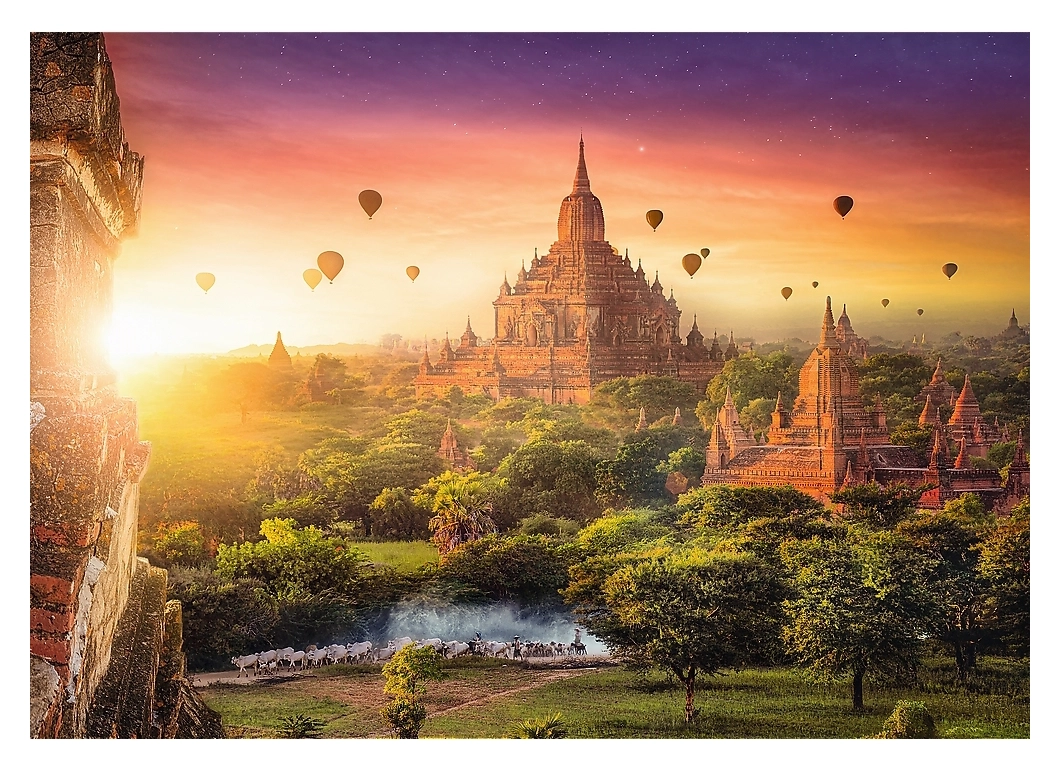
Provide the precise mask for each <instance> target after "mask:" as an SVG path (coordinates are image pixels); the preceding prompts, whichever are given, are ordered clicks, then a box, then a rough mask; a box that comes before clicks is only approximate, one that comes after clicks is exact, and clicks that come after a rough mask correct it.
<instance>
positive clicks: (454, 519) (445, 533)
mask: <svg viewBox="0 0 1060 771" xmlns="http://www.w3.org/2000/svg"><path fill="white" fill-rule="evenodd" d="M489 497H490V489H489V487H488V486H487V485H485V484H484V483H483V482H482V481H481V480H478V479H466V478H461V477H458V478H455V479H449V480H446V481H445V482H443V483H442V484H441V485H439V487H438V492H437V493H436V494H435V496H434V505H433V507H432V509H433V511H434V516H433V517H431V521H430V522H429V523H428V526H429V527H430V529H431V533H432V536H431V537H432V539H433V540H434V543H435V544H436V545H437V546H438V554H439V555H441V556H442V557H444V556H445V555H446V554H448V553H449V552H451V551H452V550H453V549H455V548H457V547H458V546H460V545H461V544H465V543H469V542H471V541H477V540H478V539H480V538H482V537H483V536H485V535H489V534H490V533H496V532H497V526H496V525H495V524H494V523H493V519H492V518H491V517H490V512H491V511H493V504H492V503H491V502H490V500H489Z"/></svg>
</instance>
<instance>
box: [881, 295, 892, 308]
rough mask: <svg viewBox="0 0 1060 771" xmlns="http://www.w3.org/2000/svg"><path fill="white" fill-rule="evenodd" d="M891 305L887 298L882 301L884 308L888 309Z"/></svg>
mask: <svg viewBox="0 0 1060 771" xmlns="http://www.w3.org/2000/svg"><path fill="white" fill-rule="evenodd" d="M890 304H891V301H890V300H888V299H887V298H886V297H884V298H883V299H882V300H880V305H882V306H883V307H884V308H886V307H887V306H888V305H890Z"/></svg>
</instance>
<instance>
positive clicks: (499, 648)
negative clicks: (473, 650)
mask: <svg viewBox="0 0 1060 771" xmlns="http://www.w3.org/2000/svg"><path fill="white" fill-rule="evenodd" d="M476 647H477V648H478V649H479V650H481V651H482V655H483V656H492V657H493V658H495V659H497V658H507V657H508V649H509V648H510V647H511V644H510V643H502V642H496V641H495V640H489V641H488V642H481V643H479V644H478V645H477V646H476Z"/></svg>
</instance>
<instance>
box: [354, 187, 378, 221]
mask: <svg viewBox="0 0 1060 771" xmlns="http://www.w3.org/2000/svg"><path fill="white" fill-rule="evenodd" d="M357 203H359V204H360V205H361V208H362V209H364V213H365V214H367V215H368V219H371V218H372V215H373V214H375V213H376V212H377V211H379V207H380V206H382V205H383V196H381V195H379V193H377V192H376V191H374V190H362V191H361V192H360V194H359V195H358V196H357Z"/></svg>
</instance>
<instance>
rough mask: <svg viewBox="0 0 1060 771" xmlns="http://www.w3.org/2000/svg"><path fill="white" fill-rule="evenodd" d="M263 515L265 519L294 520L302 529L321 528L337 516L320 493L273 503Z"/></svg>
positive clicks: (265, 507)
mask: <svg viewBox="0 0 1060 771" xmlns="http://www.w3.org/2000/svg"><path fill="white" fill-rule="evenodd" d="M262 514H264V517H265V519H293V520H295V521H296V522H297V523H298V524H299V525H301V526H302V527H310V526H312V527H320V528H322V527H326V526H327V525H329V524H331V523H332V522H334V521H335V516H336V512H335V511H334V510H333V508H332V507H331V505H330V502H329V501H328V499H327V497H326V496H324V495H321V494H320V493H303V494H302V495H299V496H297V497H295V498H291V499H280V500H277V501H273V502H272V503H269V504H266V505H265V506H264V507H262Z"/></svg>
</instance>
